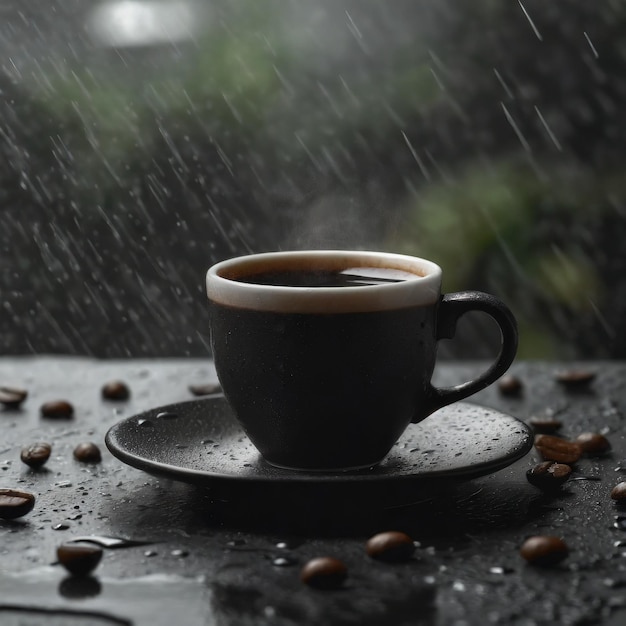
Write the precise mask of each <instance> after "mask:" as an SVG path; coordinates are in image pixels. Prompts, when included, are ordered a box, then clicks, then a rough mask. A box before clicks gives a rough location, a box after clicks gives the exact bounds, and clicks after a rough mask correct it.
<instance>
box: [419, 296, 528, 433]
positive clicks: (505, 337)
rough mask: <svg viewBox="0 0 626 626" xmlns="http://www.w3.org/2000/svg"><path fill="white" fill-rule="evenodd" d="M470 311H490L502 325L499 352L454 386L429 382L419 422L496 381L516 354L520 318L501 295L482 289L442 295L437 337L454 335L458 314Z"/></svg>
mask: <svg viewBox="0 0 626 626" xmlns="http://www.w3.org/2000/svg"><path fill="white" fill-rule="evenodd" d="M469 311H482V312H483V313H487V315H490V316H491V317H492V318H493V319H494V320H495V321H496V323H497V324H498V326H499V327H500V333H501V343H500V353H499V354H498V356H497V358H496V360H495V361H494V362H493V363H492V365H491V367H489V369H488V370H487V371H485V372H484V373H483V374H481V375H480V376H479V377H478V378H476V379H474V380H470V381H467V382H465V383H461V384H460V385H456V386H454V387H444V388H437V387H434V386H433V385H429V386H430V389H429V390H428V393H427V396H426V402H425V404H424V405H423V406H422V407H421V408H420V410H419V413H418V414H416V416H415V418H414V419H413V422H419V421H421V420H423V419H424V418H426V417H428V416H429V415H430V414H431V413H434V412H435V411H437V410H438V409H440V408H441V407H444V406H446V405H448V404H452V403H453V402H457V401H459V400H462V399H463V398H467V397H468V396H471V395H472V394H474V393H476V392H477V391H480V390H481V389H484V388H485V387H487V386H489V385H491V383H493V382H495V381H496V380H497V379H498V378H500V376H502V374H504V372H506V371H507V369H509V366H510V365H511V363H512V362H513V359H514V358H515V354H516V352H517V343H518V334H517V322H516V321H515V317H514V316H513V313H511V311H510V310H509V308H508V307H507V306H506V305H505V304H504V303H503V302H501V301H500V300H498V298H496V297H495V296H492V295H490V294H488V293H483V292H481V291H460V292H458V293H448V294H445V295H443V296H442V298H441V301H440V303H439V310H438V312H437V330H436V338H437V339H438V340H439V339H452V338H453V337H454V335H455V332H456V324H457V321H458V320H459V318H460V317H461V316H463V315H465V313H467V312H469Z"/></svg>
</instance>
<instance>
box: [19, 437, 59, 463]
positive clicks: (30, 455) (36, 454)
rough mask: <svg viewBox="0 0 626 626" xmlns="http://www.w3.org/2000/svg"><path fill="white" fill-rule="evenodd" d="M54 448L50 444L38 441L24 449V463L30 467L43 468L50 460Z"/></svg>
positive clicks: (21, 454)
mask: <svg viewBox="0 0 626 626" xmlns="http://www.w3.org/2000/svg"><path fill="white" fill-rule="evenodd" d="M51 451H52V446H51V445H50V444H49V443H45V442H43V441H38V442H37V443H33V444H31V445H30V446H28V447H27V448H23V449H22V451H21V453H20V459H21V460H22V463H26V465H28V466H29V467H34V468H37V467H41V466H42V465H45V463H46V462H47V461H48V459H49V458H50V452H51Z"/></svg>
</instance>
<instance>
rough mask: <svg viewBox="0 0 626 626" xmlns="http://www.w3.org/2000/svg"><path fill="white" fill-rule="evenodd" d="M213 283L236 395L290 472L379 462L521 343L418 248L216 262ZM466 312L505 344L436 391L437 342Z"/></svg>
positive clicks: (485, 301)
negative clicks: (449, 286)
mask: <svg viewBox="0 0 626 626" xmlns="http://www.w3.org/2000/svg"><path fill="white" fill-rule="evenodd" d="M206 285H207V294H208V298H209V312H210V324H211V346H212V350H213V358H214V360H215V367H216V370H217V375H218V378H219V380H220V383H221V385H222V388H223V390H224V394H225V396H226V399H227V400H228V402H229V404H230V405H231V407H232V409H233V411H234V413H235V416H236V417H237V419H238V420H239V422H240V424H241V426H242V427H243V429H244V430H245V432H246V433H247V435H248V436H249V438H250V440H251V441H252V443H253V444H254V445H255V446H256V448H257V449H258V450H259V452H260V453H261V455H262V456H263V458H264V459H265V460H266V461H267V462H268V463H270V464H272V465H275V466H278V467H282V468H287V469H294V470H308V471H330V472H332V471H345V470H355V469H360V468H367V467H371V466H374V465H376V464H377V463H379V462H380V461H381V460H382V459H384V457H385V456H386V455H387V453H388V452H389V450H390V449H391V447H392V446H393V444H394V443H395V442H396V441H397V440H398V438H399V437H400V435H402V433H403V432H404V430H405V429H406V427H407V426H408V425H409V424H410V423H411V422H419V421H421V420H423V419H424V418H426V417H428V416H429V415H431V414H432V413H433V412H435V411H436V410H437V409H440V408H441V407H443V406H445V405H447V404H450V403H452V402H456V401H458V400H461V399H462V398H466V397H467V396H469V395H471V394H473V393H475V392H477V391H479V390H481V389H483V388H484V387H486V386H487V385H490V384H491V383H493V382H494V381H495V380H496V379H497V378H499V377H500V376H501V375H502V374H503V373H504V372H505V371H506V370H507V369H508V367H509V365H510V364H511V363H512V361H513V359H514V357H515V353H516V350H517V340H518V339H517V326H516V322H515V319H514V317H513V315H512V314H511V312H510V311H509V309H508V308H507V307H506V306H505V305H504V304H503V303H502V302H500V301H499V300H498V299H497V298H495V297H494V296H491V295H489V294H485V293H481V292H476V291H465V292H460V293H451V294H445V295H443V296H442V295H441V268H440V267H439V266H438V265H436V264H435V263H433V262H431V261H427V260H425V259H419V258H416V257H410V256H405V255H399V254H391V253H385V252H365V251H329V250H323V251H320V250H315V251H301V252H275V253H265V254H254V255H249V256H244V257H238V258H234V259H229V260H226V261H222V262H221V263H218V264H216V265H214V266H213V267H211V268H210V269H209V271H208V273H207V277H206ZM468 311H483V312H485V313H487V314H488V315H490V316H491V317H492V318H494V320H495V321H496V322H497V324H498V325H499V327H500V331H501V347H500V352H499V354H498V356H497V358H496V359H495V361H494V363H493V364H492V365H491V367H490V368H489V369H488V370H487V371H486V372H485V373H483V374H482V375H481V376H479V377H478V378H476V379H475V380H471V381H468V382H465V383H463V384H460V385H457V386H455V387H451V388H444V389H440V388H436V387H434V386H433V385H432V384H431V376H432V373H433V370H434V366H435V359H436V355H437V341H438V340H439V339H442V338H451V337H452V336H453V335H454V333H455V328H456V322H457V320H458V318H459V317H461V316H462V315H463V314H465V313H466V312H468ZM433 419H436V416H434V417H433Z"/></svg>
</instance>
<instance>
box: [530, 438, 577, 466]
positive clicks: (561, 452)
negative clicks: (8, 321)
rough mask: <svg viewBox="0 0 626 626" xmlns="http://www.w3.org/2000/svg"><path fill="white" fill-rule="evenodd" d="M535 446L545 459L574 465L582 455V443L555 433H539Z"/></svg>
mask: <svg viewBox="0 0 626 626" xmlns="http://www.w3.org/2000/svg"><path fill="white" fill-rule="evenodd" d="M535 448H536V449H537V451H538V452H539V454H541V456H542V457H543V459H544V460H545V461H556V462H557V463H566V464H567V465H573V464H574V463H576V461H578V459H580V457H581V455H582V448H581V446H580V444H578V443H575V442H573V441H567V440H566V439H561V438H560V437H555V436H554V435H537V436H536V437H535Z"/></svg>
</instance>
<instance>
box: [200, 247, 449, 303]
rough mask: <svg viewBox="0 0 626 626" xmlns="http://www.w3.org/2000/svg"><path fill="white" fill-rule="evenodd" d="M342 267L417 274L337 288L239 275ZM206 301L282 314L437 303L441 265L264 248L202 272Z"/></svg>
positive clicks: (370, 254)
mask: <svg viewBox="0 0 626 626" xmlns="http://www.w3.org/2000/svg"><path fill="white" fill-rule="evenodd" d="M311 265H313V266H314V267H315V268H316V269H330V270H338V271H341V270H345V269H349V268H351V267H363V266H365V267H385V268H391V269H398V270H402V271H406V272H409V273H411V274H414V275H415V279H409V280H405V281H401V282H397V283H389V284H380V285H359V286H355V287H349V288H346V289H337V288H336V287H295V286H289V285H260V284H255V283H246V282H242V281H240V280H237V278H239V277H241V276H246V275H249V274H251V273H252V271H251V270H252V269H254V268H258V270H259V271H260V272H262V271H271V270H276V269H295V270H297V269H302V268H305V267H306V268H307V269H309V268H310V267H311ZM206 290H207V296H208V298H209V300H210V301H212V302H215V303H218V304H222V305H226V306H231V307H235V308H243V309H252V310H259V311H274V312H284V313H341V312H345V313H348V312H367V311H383V310H391V309H398V308H407V307H411V306H427V305H432V304H435V303H436V302H437V301H438V299H439V297H440V294H441V268H440V267H439V266H438V265H437V264H436V263H434V262H433V261H429V260H427V259H422V258H419V257H414V256H409V255H406V254H398V253H395V252H380V251H372V250H296V251H278V252H263V253H258V254H249V255H244V256H238V257H233V258H230V259H226V260H224V261H220V262H218V263H216V264H214V265H213V266H211V267H210V268H209V270H208V271H207V274H206Z"/></svg>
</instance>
